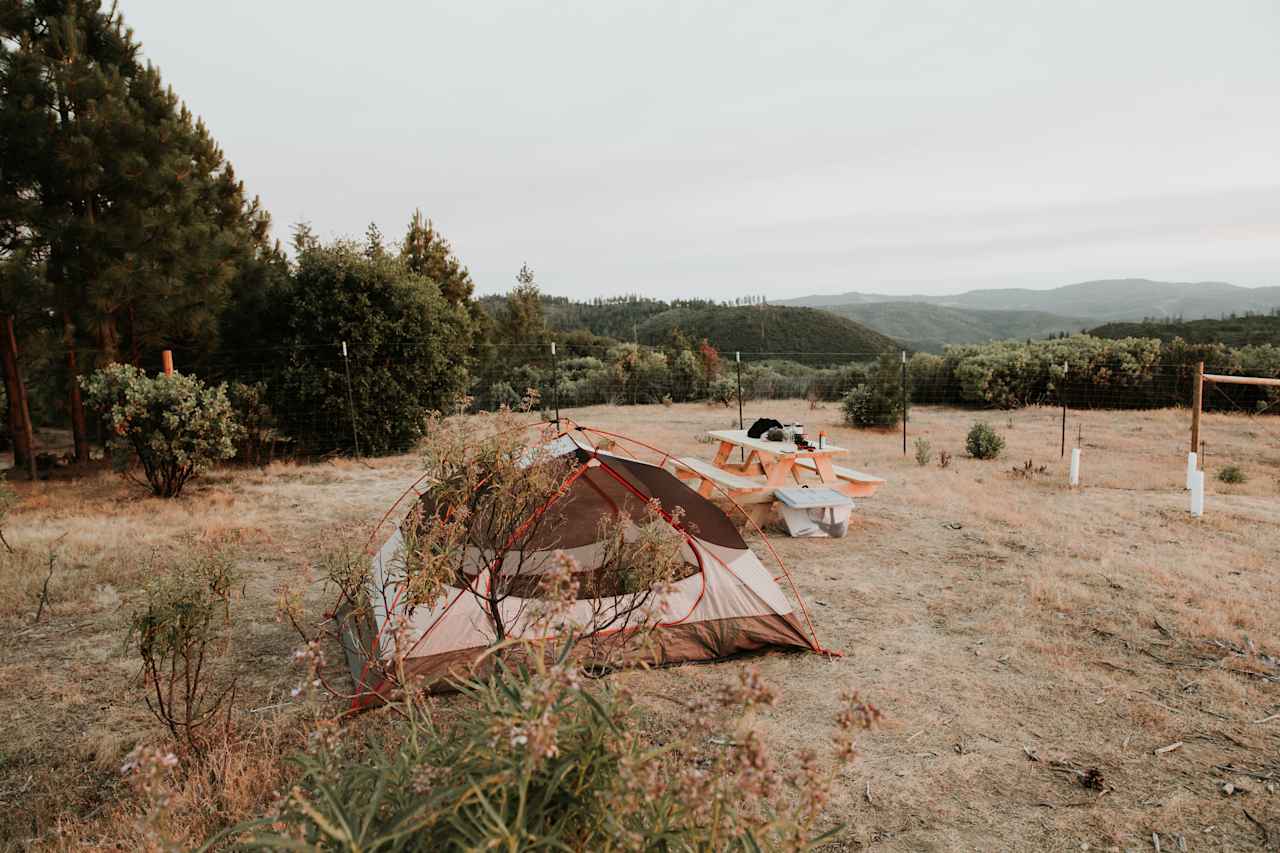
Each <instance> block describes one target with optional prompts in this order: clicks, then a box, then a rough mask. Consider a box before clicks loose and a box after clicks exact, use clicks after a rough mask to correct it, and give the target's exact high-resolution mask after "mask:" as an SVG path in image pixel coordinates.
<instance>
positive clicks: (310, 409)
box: [269, 241, 472, 454]
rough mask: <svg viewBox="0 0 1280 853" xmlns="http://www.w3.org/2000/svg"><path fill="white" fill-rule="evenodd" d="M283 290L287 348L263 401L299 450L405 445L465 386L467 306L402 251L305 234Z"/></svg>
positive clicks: (388, 449) (382, 449) (397, 448)
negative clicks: (290, 278)
mask: <svg viewBox="0 0 1280 853" xmlns="http://www.w3.org/2000/svg"><path fill="white" fill-rule="evenodd" d="M282 299H283V302H284V306H283V310H284V311H285V313H286V316H287V318H288V320H287V322H288V328H287V332H286V334H285V335H284V341H283V346H284V348H285V350H286V352H287V355H286V357H285V358H286V361H285V364H284V367H283V368H282V370H281V371H280V374H279V376H277V377H275V378H273V379H272V380H271V382H270V386H269V388H270V392H271V395H270V396H271V400H270V402H271V405H272V408H273V409H274V410H275V411H276V413H277V414H278V415H279V417H280V419H281V424H282V427H283V429H284V431H285V432H286V433H287V434H288V435H289V436H290V437H292V438H293V439H294V440H295V441H297V442H298V444H299V446H300V447H301V448H302V449H303V450H304V451H307V452H312V453H325V452H329V451H334V450H339V451H346V450H350V449H354V448H355V446H356V445H357V444H358V445H359V447H360V450H361V452H363V453H374V454H384V453H392V452H403V451H405V450H408V449H409V448H410V447H411V446H412V445H413V444H414V443H415V442H416V441H417V440H418V439H419V438H420V437H421V436H422V433H423V430H424V429H425V426H426V419H427V415H428V414H429V413H430V412H432V411H436V410H443V409H445V408H446V407H447V406H448V405H449V404H450V403H451V402H453V401H455V400H457V398H458V396H459V394H461V393H462V392H463V391H465V390H466V389H467V382H468V374H467V368H468V364H469V359H470V354H469V353H470V347H471V328H472V320H471V318H470V316H469V315H468V313H467V308H466V307H465V306H464V305H462V304H459V303H454V302H450V301H449V300H448V299H446V298H445V297H444V296H443V295H442V294H441V291H440V287H439V286H438V284H437V283H436V282H435V281H432V280H431V279H429V278H426V277H424V276H423V275H421V274H419V273H416V272H414V271H413V269H412V268H411V267H410V266H409V265H408V262H407V261H406V260H405V259H402V258H398V257H396V256H394V255H392V254H391V253H389V252H385V251H369V250H367V249H366V247H364V246H360V245H357V244H354V243H351V242H348V241H337V242H334V243H332V244H328V245H321V244H319V243H318V242H315V241H311V242H308V243H306V244H304V245H303V247H302V249H301V251H300V252H299V254H298V263H297V270H296V272H295V274H294V276H293V283H292V286H291V287H290V288H289V290H288V293H287V294H285V296H284V297H282ZM342 342H345V343H346V356H345V357H344V356H343V350H342V348H341V343H342ZM348 376H349V377H350V378H349V379H348ZM348 383H349V384H348ZM353 409H354V411H353Z"/></svg>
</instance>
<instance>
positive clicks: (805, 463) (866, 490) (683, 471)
mask: <svg viewBox="0 0 1280 853" xmlns="http://www.w3.org/2000/svg"><path fill="white" fill-rule="evenodd" d="M708 435H709V436H711V438H713V439H718V440H719V441H720V447H719V449H718V450H717V452H716V456H715V460H714V461H712V462H706V461H704V460H701V459H696V458H693V457H681V458H679V459H674V460H672V461H673V462H674V463H675V464H674V469H675V475H676V476H677V477H679V478H681V479H683V480H689V481H698V493H699V494H700V495H702V496H703V497H709V498H714V497H717V496H718V495H717V493H719V496H727V497H729V498H732V499H733V500H734V501H736V502H737V503H739V504H744V505H746V504H755V505H757V506H754V507H752V515H760V514H761V513H763V512H767V511H768V507H767V506H763V507H762V506H758V505H765V504H771V503H772V502H773V500H774V498H775V494H776V492H777V490H778V489H779V488H783V487H786V486H790V485H792V484H795V485H805V484H806V480H805V479H804V478H802V476H801V475H802V474H803V475H806V476H810V475H817V480H816V482H818V483H821V484H822V485H824V486H826V487H828V488H832V489H835V490H836V491H838V492H840V493H841V494H844V495H848V496H849V497H867V496H869V495H872V494H874V493H875V491H876V489H878V488H880V486H882V485H884V480H883V479H882V478H880V477H876V476H874V475H872V474H867V473H864V472H862V471H855V470H854V469H852V468H843V467H840V466H837V465H834V464H833V463H832V461H831V458H832V457H833V456H837V455H845V454H847V453H848V452H849V451H848V450H847V449H845V448H843V447H837V446H835V445H826V446H824V447H821V448H817V447H813V448H802V447H798V446H796V444H795V443H794V442H790V441H767V440H765V439H763V438H752V437H750V436H749V435H747V431H746V430H713V431H711V432H709V433H708ZM739 448H741V449H742V451H743V454H744V457H745V458H744V459H743V460H742V461H741V462H737V463H735V462H732V461H731V459H730V457H731V456H732V455H733V451H734V450H735V449H739ZM762 477H763V482H761V480H760V478H762ZM809 482H815V481H813V480H809ZM717 487H718V488H717ZM720 490H723V491H720Z"/></svg>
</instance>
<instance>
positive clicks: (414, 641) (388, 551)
mask: <svg viewBox="0 0 1280 853" xmlns="http://www.w3.org/2000/svg"><path fill="white" fill-rule="evenodd" d="M589 432H591V430H590V429H589V428H586V427H575V428H574V429H573V430H571V431H566V432H563V433H561V434H560V435H559V436H558V437H557V438H556V439H555V440H554V441H552V442H551V443H550V444H549V445H547V446H546V447H547V448H550V455H551V456H554V457H557V458H561V459H562V460H563V461H567V462H569V463H570V464H569V467H568V469H567V470H569V471H570V472H571V473H570V475H569V476H568V478H567V479H566V480H565V485H564V486H562V487H561V489H560V490H559V493H558V495H557V494H552V495H548V500H547V503H546V504H545V505H544V507H543V508H542V511H543V513H544V514H545V516H546V518H545V519H544V521H546V522H549V523H542V524H540V525H538V527H537V530H538V532H537V533H534V534H532V538H533V540H534V541H526V542H524V543H522V547H521V550H520V553H519V554H516V553H514V551H512V552H508V553H506V554H503V555H501V558H500V559H496V560H493V561H492V563H491V564H484V563H483V562H482V561H471V565H470V567H468V568H465V569H464V570H463V572H462V573H460V575H459V577H458V578H457V580H456V582H455V583H454V584H452V585H449V586H447V587H446V589H445V592H444V595H443V596H442V597H441V598H440V599H439V600H437V601H436V603H435V604H433V605H431V606H426V605H424V606H419V607H406V606H405V604H404V601H405V598H406V596H405V595H404V592H403V590H402V589H396V588H395V583H394V582H393V583H388V581H389V579H391V578H393V576H394V573H395V568H394V567H395V566H396V565H397V561H398V560H403V554H404V549H405V533H404V530H403V529H402V528H403V527H404V523H403V522H402V523H401V525H400V526H399V527H397V528H396V529H395V531H394V532H393V533H392V534H391V536H390V538H388V539H387V540H386V542H385V543H384V544H383V545H382V546H381V548H379V549H378V550H377V552H376V553H374V554H373V555H372V561H373V566H372V574H371V580H370V585H371V590H370V592H371V599H372V605H371V606H370V607H369V608H366V610H367V611H368V613H367V615H366V616H365V618H362V619H352V618H342V619H341V620H340V621H341V625H342V641H343V646H344V648H345V650H346V653H347V662H348V664H349V666H350V668H351V671H352V675H353V676H354V678H355V681H356V688H357V699H356V704H357V705H359V704H366V703H368V702H370V701H377V699H378V698H379V697H381V696H386V695H389V694H390V692H392V691H393V690H394V687H395V685H394V683H393V681H392V679H391V678H389V677H388V675H387V673H386V670H387V668H388V667H387V664H389V663H390V662H391V661H392V660H393V659H394V658H396V657H397V654H396V649H395V648H394V645H395V643H396V642H400V643H402V644H405V648H404V649H403V651H402V653H401V654H400V655H399V657H400V658H401V661H402V665H403V675H404V676H405V677H406V678H413V679H415V680H417V681H420V683H422V684H424V685H426V686H427V687H428V688H432V689H447V684H448V680H449V679H450V678H458V677H466V676H468V675H471V674H473V665H474V664H475V663H476V661H477V660H478V659H480V658H482V657H483V655H484V652H485V650H486V649H487V648H488V647H489V646H491V645H492V643H493V640H494V630H493V628H492V619H491V616H490V614H488V613H486V611H485V609H484V603H483V600H482V598H481V596H480V595H478V594H477V592H478V591H480V590H483V589H484V588H485V586H486V585H487V584H490V583H492V582H493V579H494V577H497V576H501V575H502V574H504V573H511V572H519V573H520V575H521V576H522V577H524V576H534V575H537V574H540V573H545V572H547V571H549V570H551V569H552V567H553V566H555V565H556V563H557V559H558V557H557V555H558V553H559V552H563V553H564V554H568V555H570V556H572V557H573V558H574V559H575V560H576V561H577V563H578V566H579V571H581V572H584V573H586V572H590V571H592V570H593V569H595V568H597V567H598V566H599V565H600V560H601V559H602V556H601V555H602V553H603V547H604V543H602V542H600V541H599V537H600V531H601V530H602V525H601V521H602V519H604V518H605V517H606V516H608V515H614V516H617V515H621V516H622V517H623V518H624V519H625V520H626V522H633V523H641V522H643V521H644V520H645V519H646V518H647V517H649V509H648V508H649V505H650V502H651V501H654V500H656V501H657V502H658V505H659V506H660V508H661V509H660V514H659V515H660V518H662V519H663V520H664V521H665V523H667V524H671V525H673V526H674V527H675V528H676V530H678V531H679V533H680V535H681V536H682V537H683V540H684V543H683V545H682V549H681V556H682V558H683V559H682V563H683V569H684V570H683V571H682V572H680V573H679V574H678V575H677V579H676V580H675V581H674V583H673V584H672V585H671V587H670V588H669V589H668V591H667V595H666V597H665V598H664V601H663V610H662V618H661V621H659V622H658V623H657V625H656V627H653V628H652V633H651V634H650V635H649V636H648V637H647V638H646V642H644V643H637V644H634V648H631V647H628V649H627V651H625V652H623V655H624V657H623V658H622V659H621V660H620V661H618V662H619V663H623V664H631V665H635V664H639V663H646V664H653V665H662V664H672V663H681V662H687V661H705V660H712V659H716V658H723V657H726V656H729V655H732V654H735V653H738V652H746V651H753V650H758V649H764V648H770V647H774V648H784V649H785V648H792V649H806V650H811V651H822V649H821V647H820V645H819V644H818V641H817V638H816V637H815V636H814V633H813V630H812V626H811V625H809V624H808V622H807V616H806V619H805V621H803V622H802V621H801V619H800V618H798V617H797V613H796V611H795V610H794V609H793V608H792V606H791V603H790V601H788V599H787V596H786V595H785V594H784V593H783V591H782V589H781V588H780V587H779V586H778V584H777V583H776V582H775V580H774V578H773V576H772V575H771V574H770V572H769V571H768V570H767V569H766V568H765V566H764V564H763V563H761V561H760V560H759V559H758V558H757V557H756V555H755V554H754V553H753V552H752V551H751V549H750V548H749V547H748V546H747V544H746V542H745V541H744V540H743V538H742V535H741V533H739V531H738V529H737V528H736V527H735V526H734V524H733V523H732V522H731V521H730V520H729V518H728V517H727V516H726V515H725V514H724V512H722V511H721V510H720V509H719V508H718V507H717V506H716V505H715V504H713V503H712V502H711V501H710V500H708V499H707V498H704V497H702V496H701V495H699V494H698V493H697V492H694V491H693V490H691V489H690V488H688V487H687V486H686V485H685V484H684V483H682V482H681V481H680V480H679V479H677V478H676V477H675V476H673V475H672V474H671V473H670V472H668V471H667V470H665V469H664V468H662V467H660V466H659V465H653V464H650V463H648V462H644V461H641V460H639V459H634V458H626V457H624V456H621V455H617V454H615V453H609V452H606V451H604V450H600V449H597V448H595V447H594V446H592V444H591V442H590V441H589V440H588V438H587V437H586V435H587V433H589ZM566 457H567V458H566ZM418 500H427V501H429V500H430V491H429V489H428V491H427V492H425V493H422V494H419V495H418ZM677 507H680V508H681V509H682V512H677V511H676V508H677ZM539 538H541V540H542V541H538V540H539ZM681 575H682V576H681ZM509 576H510V575H509ZM537 588H538V585H537V584H536V583H535V584H529V585H528V589H529V592H528V595H529V596H530V597H533V596H536V595H537V591H536V590H537ZM596 588H597V589H599V587H596ZM389 589H390V594H388V592H387V591H388V590H389ZM792 591H793V593H795V588H794V585H793V586H792ZM597 594H599V593H597ZM797 595H798V593H797ZM528 602H529V599H522V598H519V597H514V596H513V597H511V598H508V599H506V600H504V601H503V602H502V607H503V609H504V610H505V611H507V612H508V613H510V614H511V623H510V627H509V628H508V630H507V635H508V636H509V637H512V638H523V639H530V640H540V639H547V637H546V636H540V635H538V631H539V630H545V629H539V628H537V627H535V626H534V624H532V621H531V620H530V619H529V618H527V612H528V611H529V610H530V608H527V607H526V606H525V605H526V604H528ZM610 605H611V602H610V601H608V600H603V601H602V600H600V599H598V598H597V599H596V600H593V601H583V600H579V601H577V602H576V603H575V604H574V605H573V606H572V608H571V611H570V613H569V621H570V622H572V623H574V624H577V625H585V626H586V627H587V628H588V629H591V628H592V627H593V626H591V625H590V621H591V620H592V619H593V618H594V619H599V618H601V616H600V614H602V613H609V612H610ZM341 612H342V608H340V609H339V613H340V614H341ZM393 624H394V625H396V626H398V627H399V630H392V627H391V626H392V625H393ZM595 627H597V628H599V627H600V626H595ZM623 630H625V629H623ZM371 662H372V663H373V664H375V665H371ZM379 670H381V671H379Z"/></svg>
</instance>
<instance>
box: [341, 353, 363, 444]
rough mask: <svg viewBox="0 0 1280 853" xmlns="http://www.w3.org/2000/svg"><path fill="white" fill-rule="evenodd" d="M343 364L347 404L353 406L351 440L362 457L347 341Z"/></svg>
mask: <svg viewBox="0 0 1280 853" xmlns="http://www.w3.org/2000/svg"><path fill="white" fill-rule="evenodd" d="M342 364H343V367H345V368H346V373H347V405H349V406H350V407H351V441H352V443H354V444H355V446H356V458H357V459H359V458H360V435H359V433H358V432H357V431H356V395H355V392H354V391H352V390H351V359H349V358H347V342H346V341H343V342H342Z"/></svg>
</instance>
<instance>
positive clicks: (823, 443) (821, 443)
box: [818, 430, 827, 450]
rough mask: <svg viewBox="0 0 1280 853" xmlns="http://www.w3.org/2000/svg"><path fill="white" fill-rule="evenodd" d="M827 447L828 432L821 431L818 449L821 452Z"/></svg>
mask: <svg viewBox="0 0 1280 853" xmlns="http://www.w3.org/2000/svg"><path fill="white" fill-rule="evenodd" d="M826 446H827V432H826V430H821V431H820V432H819V433H818V449H819V450H821V449H823V448H824V447H826Z"/></svg>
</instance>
